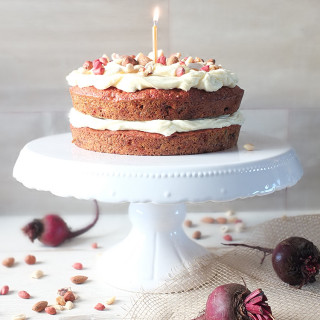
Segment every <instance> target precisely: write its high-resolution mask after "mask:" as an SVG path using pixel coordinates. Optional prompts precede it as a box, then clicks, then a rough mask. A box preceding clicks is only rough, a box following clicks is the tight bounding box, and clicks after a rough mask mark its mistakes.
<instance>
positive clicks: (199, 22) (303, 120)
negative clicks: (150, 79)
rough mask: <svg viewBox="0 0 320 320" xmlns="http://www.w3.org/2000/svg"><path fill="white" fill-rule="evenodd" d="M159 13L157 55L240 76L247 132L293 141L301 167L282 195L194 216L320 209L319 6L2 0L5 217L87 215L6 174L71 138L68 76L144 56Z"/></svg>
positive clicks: (0, 130)
mask: <svg viewBox="0 0 320 320" xmlns="http://www.w3.org/2000/svg"><path fill="white" fill-rule="evenodd" d="M156 5H157V6H159V7H160V19H159V24H158V30H159V36H158V41H159V47H161V48H163V49H164V51H165V53H166V54H167V55H169V54H171V53H173V52H177V51H179V52H181V53H182V54H183V55H192V56H199V57H203V58H215V59H216V60H217V62H218V63H220V64H222V65H223V66H225V67H227V68H229V69H231V70H233V71H234V72H236V73H237V74H238V75H239V78H240V86H241V87H242V88H244V89H245V97H244V99H243V103H242V110H244V112H245V114H246V117H247V122H246V124H245V126H244V129H245V130H247V129H250V130H252V129H257V130H259V131H260V132H263V133H265V134H268V135H273V136H278V137H280V138H281V139H284V140H288V141H289V142H290V143H291V144H292V145H293V146H294V148H295V149H296V150H297V152H298V154H299V157H300V160H301V162H302V164H303V167H304V171H305V174H304V177H303V178H302V180H301V181H300V182H299V183H298V184H297V185H296V186H295V187H293V188H290V189H289V190H287V191H282V192H278V193H276V194H273V195H270V196H266V197H263V198H259V199H255V198H254V199H246V200H239V201H235V202H233V203H227V204H218V205H216V204H206V205H193V206H192V208H191V209H192V210H213V209H219V208H224V207H230V206H231V207H234V208H236V209H239V210H250V209H252V210H253V209H260V208H261V210H263V209H266V208H268V209H269V208H270V207H271V208H274V209H275V210H293V209H298V210H303V211H309V210H310V211H311V210H317V209H320V199H319V196H318V195H319V193H320V151H319V150H320V142H319V141H320V139H319V138H320V134H319V125H320V103H319V101H320V90H319V84H320V66H319V65H320V61H319V57H320V24H319V12H320V2H319V1H317V0H305V1H301V0H282V1H277V0H269V1H258V0H240V1H239V0H237V1H236V0H229V1H218V0H198V1H186V0H184V1H182V0H158V1H154V0H152V1H147V0H136V1H129V0H124V1H120V0H119V1H107V0H92V1H88V0H78V1H77V0H68V1H63V0H56V1H53V0H46V1H44V0H28V1H26V0H1V1H0V36H1V42H0V83H1V85H0V148H1V153H0V154H1V155H0V159H1V167H0V214H9V213H24V212H29V211H32V212H33V211H34V212H39V213H41V212H47V211H51V210H56V211H85V210H86V209H87V208H90V207H91V206H89V205H88V207H86V204H84V201H79V200H75V199H60V198H58V197H56V196H53V195H51V194H49V193H45V192H38V191H34V190H28V189H26V188H24V187H23V186H22V185H20V184H19V183H18V182H16V181H15V180H14V179H13V178H12V168H13V165H14V162H15V160H16V158H17V156H18V153H19V150H20V149H21V148H22V147H23V145H24V144H25V143H27V142H28V141H30V140H32V139H34V138H38V137H41V136H44V135H49V134H54V133H60V132H65V131H68V121H67V117H66V115H67V112H68V111H69V109H70V107H71V99H70V98H69V94H68V86H67V83H66V81H65V76H66V75H67V74H68V73H69V72H70V71H71V70H73V69H75V68H77V67H79V66H80V65H82V63H83V62H84V61H85V60H88V59H90V60H91V59H95V58H97V57H99V56H101V55H102V54H103V53H106V54H108V55H111V54H112V53H113V52H118V53H120V54H135V53H138V52H139V51H142V52H145V53H148V52H149V51H151V48H152V40H151V39H152V37H151V27H152V14H153V9H154V7H155V6H156ZM125 206H126V205H123V204H122V205H106V211H108V210H112V211H118V210H119V211H121V210H123V209H124V207H125Z"/></svg>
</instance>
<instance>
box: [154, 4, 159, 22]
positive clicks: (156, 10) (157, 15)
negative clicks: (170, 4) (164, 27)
mask: <svg viewBox="0 0 320 320" xmlns="http://www.w3.org/2000/svg"><path fill="white" fill-rule="evenodd" d="M158 20H159V7H156V8H155V9H154V12H153V22H154V23H157V22H158Z"/></svg>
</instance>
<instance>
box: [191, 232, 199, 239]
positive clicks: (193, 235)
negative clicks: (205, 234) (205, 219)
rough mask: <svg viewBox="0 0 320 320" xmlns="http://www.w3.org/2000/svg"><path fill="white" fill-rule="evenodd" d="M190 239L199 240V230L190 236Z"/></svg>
mask: <svg viewBox="0 0 320 320" xmlns="http://www.w3.org/2000/svg"><path fill="white" fill-rule="evenodd" d="M192 238H193V239H196V240H199V239H201V232H200V231H199V230H197V231H195V232H194V233H193V234H192Z"/></svg>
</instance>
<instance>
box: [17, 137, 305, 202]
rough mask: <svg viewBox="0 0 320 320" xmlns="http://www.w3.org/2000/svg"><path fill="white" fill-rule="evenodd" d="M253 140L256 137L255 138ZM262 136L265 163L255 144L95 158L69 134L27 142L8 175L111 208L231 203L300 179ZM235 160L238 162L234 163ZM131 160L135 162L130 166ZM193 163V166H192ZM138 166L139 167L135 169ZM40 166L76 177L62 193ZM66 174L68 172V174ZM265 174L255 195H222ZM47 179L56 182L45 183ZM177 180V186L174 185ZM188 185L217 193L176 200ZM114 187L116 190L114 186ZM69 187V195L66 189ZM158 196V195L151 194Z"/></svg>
mask: <svg viewBox="0 0 320 320" xmlns="http://www.w3.org/2000/svg"><path fill="white" fill-rule="evenodd" d="M248 135H249V137H250V135H251V133H242V134H241V135H240V138H241V137H242V138H243V139H244V141H249V138H248ZM244 136H245V137H244ZM254 137H257V136H256V134H255V135H254ZM261 137H262V138H264V139H268V143H269V144H267V145H268V146H270V143H271V145H272V143H275V145H276V147H275V150H272V152H269V153H268V158H267V159H266V154H264V150H263V148H262V150H261V149H260V150H259V145H257V147H258V149H257V151H252V152H249V151H244V150H243V149H239V148H236V149H233V150H229V151H227V152H221V153H213V154H203V155H195V156H171V157H166V156H165V157H161V156H158V157H145V156H121V155H106V154H98V153H96V152H92V151H87V150H83V149H80V148H78V147H76V146H74V145H73V144H72V143H71V134H70V133H63V134H58V135H52V136H47V137H42V138H38V139H35V140H33V141H31V142H29V143H27V144H26V145H25V146H24V148H23V149H22V150H21V152H20V155H19V157H18V159H17V161H16V164H15V166H14V170H13V176H14V178H16V179H17V180H18V181H20V182H21V183H22V184H24V185H25V186H26V187H28V188H32V189H37V190H43V191H49V192H51V193H53V194H56V195H58V196H63V197H69V196H70V197H75V198H78V199H97V200H98V201H103V202H111V203H121V202H154V203H174V202H204V201H231V200H235V199H243V198H247V197H252V196H256V195H265V194H267V193H272V192H275V191H278V190H282V189H284V188H287V187H291V186H293V185H294V184H296V183H297V182H298V181H299V180H300V178H301V177H302V175H303V170H302V167H301V165H300V162H299V160H298V158H297V155H296V153H295V151H294V149H293V148H292V147H290V146H289V145H288V144H287V143H285V142H282V141H281V140H277V139H273V140H272V139H271V142H270V137H268V138H265V137H264V136H260V138H261ZM251 138H252V136H251ZM59 139H60V140H62V141H63V143H64V144H65V145H60V143H61V141H60V140H59ZM243 139H242V140H243ZM49 140H53V141H55V140H56V142H57V140H59V141H58V142H59V146H58V147H59V148H61V150H63V151H62V152H66V154H67V159H65V158H63V157H62V158H61V155H60V156H59V157H60V158H59V157H56V158H55V157H53V156H52V154H50V152H51V151H50V144H48V143H46V142H48V141H49ZM239 140H240V139H239ZM253 140H254V139H253ZM51 142H52V141H51ZM58 142H57V144H58ZM41 144H46V145H47V146H48V148H49V149H48V150H47V151H46V152H42V151H41V148H42V147H41ZM68 146H69V147H68ZM260 147H261V146H260ZM34 149H35V150H34ZM52 152H53V154H54V152H55V151H54V150H53V151H52ZM259 154H260V156H259ZM63 156H64V157H65V156H66V155H65V154H64V155H63ZM79 157H80V158H79ZM86 157H88V158H86ZM257 157H258V158H257ZM259 157H260V158H259ZM235 158H238V159H236V160H234V159H235ZM106 159H112V161H111V163H108V161H106ZM119 159H120V160H121V159H122V160H125V161H124V163H121V161H120V162H119ZM182 159H183V160H185V163H187V164H184V165H179V166H178V165H177V163H178V161H179V160H182ZM224 159H227V160H228V159H229V161H231V160H232V161H231V163H229V164H227V165H225V166H224V165H222V164H221V161H224ZM230 159H231V160H230ZM133 160H134V161H135V163H133V162H134V161H133ZM212 160H219V161H220V162H219V161H218V162H217V163H212V162H211V163H210V161H212ZM127 161H129V162H131V163H130V165H128V163H127ZM196 161H197V163H195V162H196ZM237 161H238V162H237ZM137 162H138V164H136V163H137ZM139 162H142V163H143V164H144V165H141V164H140V163H139ZM43 163H46V166H47V168H49V167H53V168H54V167H55V166H56V167H57V168H58V172H55V174H56V173H58V174H60V175H61V176H63V175H64V174H65V175H66V179H65V180H70V179H72V178H77V181H76V182H75V183H74V184H72V183H69V185H68V187H67V188H61V186H59V185H58V184H59V181H58V182H57V181H56V180H55V177H54V176H50V172H49V171H48V170H45V169H46V168H43V171H42V173H41V174H39V173H38V174H37V173H36V172H37V170H40V168H41V165H42V164H43ZM152 163H155V164H152ZM190 163H191V165H190ZM166 164H167V165H166ZM68 170H69V172H67V171H68ZM53 171H54V170H53ZM283 172H285V174H283ZM44 173H45V174H46V175H47V177H46V179H44V177H43V174H44ZM68 174H69V175H68ZM77 175H78V176H77ZM79 175H80V178H81V176H82V179H84V180H86V181H87V182H90V183H91V184H94V181H99V184H98V185H97V186H96V188H95V189H94V190H93V191H92V192H89V191H88V192H87V190H80V189H81V187H79V186H78V183H79V180H81V179H79ZM268 175H269V176H271V175H275V177H273V178H272V179H273V180H272V181H271V182H269V181H268V182H267V183H266V185H265V186H264V187H263V186H259V188H260V189H259V192H252V190H249V191H248V192H240V191H239V192H238V193H237V191H235V190H233V191H232V193H230V192H229V193H228V192H227V194H226V190H228V188H230V185H231V184H232V183H233V182H236V183H238V184H239V187H240V185H241V187H243V186H244V183H245V181H246V179H247V181H249V182H250V184H252V183H253V184H254V183H258V180H259V179H261V178H262V179H266V180H270V179H269V178H268V177H267V176H268ZM276 175H279V176H280V175H281V181H280V183H277V182H275V180H277V177H276ZM245 176H246V177H245ZM259 177H260V178H259ZM267 178H268V179H267ZM50 179H53V180H54V181H55V182H54V183H53V182H52V181H51V182H50ZM44 180H45V181H44ZM89 180H90V181H89ZM107 180H108V181H109V183H108V181H107ZM278 180H279V179H278ZM177 181H180V182H179V183H177ZM226 181H227V182H226ZM69 182H70V181H69ZM190 182H192V184H193V186H194V187H196V188H198V187H199V186H200V187H201V185H202V184H205V185H207V186H209V187H210V188H217V187H219V185H220V191H217V192H215V193H211V194H210V193H208V192H204V193H203V194H201V192H200V191H199V190H197V189H195V191H194V192H195V193H196V195H193V194H192V192H190V190H187V192H186V196H183V191H182V192H178V193H179V195H177V192H176V191H177V190H175V189H178V188H181V187H183V186H184V184H190ZM104 183H105V184H104ZM124 183H125V184H132V183H135V186H137V187H139V188H142V189H147V188H150V186H151V185H152V186H156V189H157V190H155V192H151V193H149V194H148V195H147V194H146V195H145V196H144V195H141V194H140V195H139V192H137V190H134V191H135V193H134V194H132V195H131V194H130V192H132V191H133V189H132V188H124V189H125V190H123V192H122V191H121V184H122V185H123V184H124ZM168 184H170V185H171V186H170V188H168V187H166V185H168ZM225 184H227V186H225ZM268 184H271V186H269V187H266V186H268ZM115 185H117V186H116V187H114V186H115ZM174 185H176V187H174ZM72 186H73V187H74V188H72ZM110 186H111V187H110ZM146 186H147V187H146ZM68 188H69V191H68V190H67V189H68ZM82 189H83V188H82ZM103 189H105V191H106V192H104V190H103ZM109 189H110V190H109ZM251 189H252V188H251ZM157 192H158V195H156V193H157ZM141 193H142V192H141Z"/></svg>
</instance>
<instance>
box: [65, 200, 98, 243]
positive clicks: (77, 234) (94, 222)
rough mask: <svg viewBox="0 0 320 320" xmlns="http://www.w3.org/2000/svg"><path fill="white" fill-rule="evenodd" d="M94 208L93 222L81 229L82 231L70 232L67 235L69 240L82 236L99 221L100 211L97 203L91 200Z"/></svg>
mask: <svg viewBox="0 0 320 320" xmlns="http://www.w3.org/2000/svg"><path fill="white" fill-rule="evenodd" d="M93 202H94V204H95V206H96V216H95V218H94V220H93V221H92V222H91V223H90V224H89V225H87V226H86V227H84V228H82V229H79V230H76V231H71V232H70V234H69V237H68V238H69V239H71V238H74V237H77V236H79V235H80V234H83V233H85V232H86V231H88V230H89V229H91V228H92V227H93V226H94V225H95V224H96V222H97V221H98V219H99V214H100V210H99V206H98V202H97V200H93Z"/></svg>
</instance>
